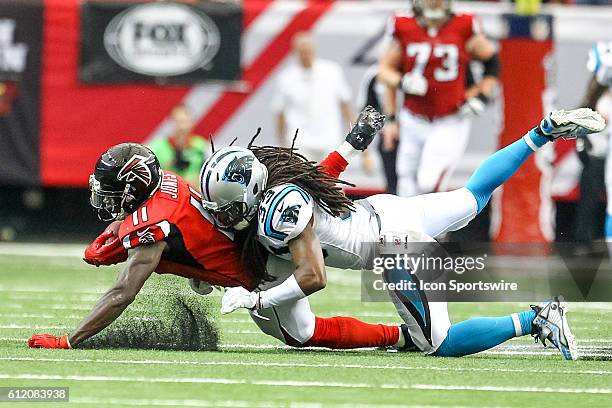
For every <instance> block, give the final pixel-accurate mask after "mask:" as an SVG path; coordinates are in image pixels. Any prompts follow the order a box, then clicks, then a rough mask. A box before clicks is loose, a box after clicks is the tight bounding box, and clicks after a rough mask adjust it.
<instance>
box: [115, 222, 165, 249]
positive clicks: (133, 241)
mask: <svg viewBox="0 0 612 408" xmlns="http://www.w3.org/2000/svg"><path fill="white" fill-rule="evenodd" d="M169 235H170V223H169V222H168V221H166V220H164V221H160V222H158V223H155V224H150V225H146V226H141V227H139V228H132V229H130V230H128V231H125V232H124V233H123V234H121V232H120V238H121V243H122V244H123V247H124V248H125V249H132V248H136V247H137V246H140V245H151V244H154V243H156V242H160V241H163V240H165V239H166V238H167V237H168V236H169Z"/></svg>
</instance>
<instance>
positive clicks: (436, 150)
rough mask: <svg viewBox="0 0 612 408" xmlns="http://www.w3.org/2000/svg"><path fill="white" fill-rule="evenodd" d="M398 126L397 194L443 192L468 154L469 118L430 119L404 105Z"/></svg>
mask: <svg viewBox="0 0 612 408" xmlns="http://www.w3.org/2000/svg"><path fill="white" fill-rule="evenodd" d="M399 126H400V141H399V146H398V151H397V165H396V170H397V193H398V195H400V196H402V197H412V196H415V195H417V194H424V193H432V192H435V191H444V190H445V189H446V186H447V184H448V180H449V178H450V176H451V174H452V173H453V171H454V170H455V168H456V167H457V164H458V163H459V160H461V157H462V156H463V154H464V153H465V148H466V147H467V143H468V138H469V134H470V120H469V119H466V118H462V117H460V116H459V115H456V114H455V115H449V116H444V117H442V118H439V119H434V120H432V121H429V120H427V119H424V118H422V117H420V116H417V115H415V114H413V113H411V112H410V111H408V110H407V109H405V108H404V109H402V111H401V112H400V115H399Z"/></svg>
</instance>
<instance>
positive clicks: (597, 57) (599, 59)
mask: <svg viewBox="0 0 612 408" xmlns="http://www.w3.org/2000/svg"><path fill="white" fill-rule="evenodd" d="M587 68H588V70H589V71H591V72H592V73H593V74H594V75H595V79H596V80H597V82H598V83H599V84H600V85H603V86H608V87H612V42H603V41H602V42H598V43H597V44H595V46H594V47H593V48H592V49H591V51H589V60H588V62H587Z"/></svg>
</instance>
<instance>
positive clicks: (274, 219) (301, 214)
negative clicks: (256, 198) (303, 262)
mask: <svg viewBox="0 0 612 408" xmlns="http://www.w3.org/2000/svg"><path fill="white" fill-rule="evenodd" d="M312 211H313V200H312V197H311V196H310V195H309V194H308V193H307V192H306V191H304V190H303V189H301V188H300V187H298V186H296V185H294V184H283V185H280V186H277V187H273V188H271V189H269V190H267V191H266V192H265V193H264V196H263V199H262V202H261V204H260V206H259V227H258V229H259V230H258V233H259V239H260V241H262V243H263V244H264V245H266V246H272V247H275V248H278V247H280V246H284V245H286V244H287V243H288V242H289V241H290V240H291V239H293V238H295V237H297V236H298V235H300V234H301V233H302V231H304V228H306V226H307V225H308V223H309V222H310V219H311V218H312Z"/></svg>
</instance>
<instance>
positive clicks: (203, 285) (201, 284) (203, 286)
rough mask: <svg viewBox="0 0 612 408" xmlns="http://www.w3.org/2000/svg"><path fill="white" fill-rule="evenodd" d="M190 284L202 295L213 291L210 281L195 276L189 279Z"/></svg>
mask: <svg viewBox="0 0 612 408" xmlns="http://www.w3.org/2000/svg"><path fill="white" fill-rule="evenodd" d="M189 286H190V287H191V289H192V290H193V291H194V292H195V293H197V294H198V295H202V296H206V295H208V294H210V292H212V291H213V287H212V285H211V284H210V283H208V282H205V281H203V280H199V279H195V278H191V279H189Z"/></svg>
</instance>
